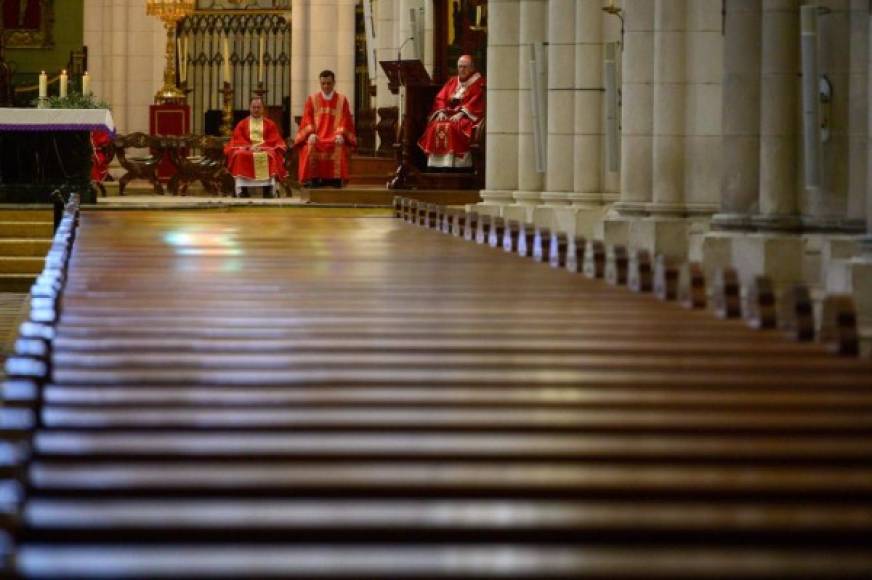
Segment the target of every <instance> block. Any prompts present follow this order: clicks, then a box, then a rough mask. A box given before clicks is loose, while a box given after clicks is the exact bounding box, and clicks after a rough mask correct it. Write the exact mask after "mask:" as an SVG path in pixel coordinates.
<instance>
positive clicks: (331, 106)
mask: <svg viewBox="0 0 872 580" xmlns="http://www.w3.org/2000/svg"><path fill="white" fill-rule="evenodd" d="M312 134H314V135H315V136H316V137H317V138H318V140H317V141H315V143H314V144H309V142H308V139H309V135H312ZM337 135H342V138H343V139H344V140H345V143H344V144H343V145H337V144H336V141H335V139H336V136H337ZM294 147H300V166H299V170H298V173H299V176H300V181H301V182H305V181H309V180H311V179H313V178H319V179H342V180H343V181H345V180H347V179H348V161H349V158H350V156H351V151H352V150H353V149H354V148H355V147H357V135H356V134H355V132H354V118H353V117H352V116H351V109H350V108H349V106H348V99H346V98H345V96H344V95H340V94H339V93H337V92H336V91H333V96H332V97H331V98H330V99H329V100H328V99H325V98H324V95H323V94H322V93H321V92H320V91H319V92H317V93H315V94H313V95H309V97H308V98H307V99H306V105H305V106H304V107H303V118H302V119H300V130H299V131H297V136H296V138H295V139H294Z"/></svg>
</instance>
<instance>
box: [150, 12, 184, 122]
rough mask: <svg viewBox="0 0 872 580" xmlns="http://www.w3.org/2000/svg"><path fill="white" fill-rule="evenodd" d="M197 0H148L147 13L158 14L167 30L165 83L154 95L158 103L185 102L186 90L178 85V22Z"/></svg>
mask: <svg viewBox="0 0 872 580" xmlns="http://www.w3.org/2000/svg"><path fill="white" fill-rule="evenodd" d="M194 4H195V0H146V4H145V13H146V14H148V15H149V16H157V17H158V18H160V19H161V20H162V21H163V23H164V28H166V31H167V46H166V67H165V69H164V84H163V86H162V87H161V88H160V90H159V91H158V92H157V93H156V94H155V95H154V102H155V103H157V104H159V105H160V104H164V103H177V104H183V103H184V102H185V100H186V97H185V92H184V91H182V90H181V89H180V88H179V87H177V86H176V53H175V50H176V24H177V23H178V21H179V20H181V19H182V18H184V17H186V16H189V15H190V14H191V13H192V12H193V11H194Z"/></svg>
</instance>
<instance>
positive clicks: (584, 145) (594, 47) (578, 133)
mask: <svg viewBox="0 0 872 580" xmlns="http://www.w3.org/2000/svg"><path fill="white" fill-rule="evenodd" d="M601 7H602V2H601V0H576V2H575V95H574V97H575V98H574V105H575V127H574V129H575V130H574V133H575V135H574V144H573V149H574V156H573V157H574V162H573V167H572V193H570V194H568V195H567V198H568V199H569V200H570V201H571V202H572V204H573V205H574V206H577V207H589V206H594V207H596V206H599V205H600V204H602V200H603V195H602V192H603V171H604V168H603V162H604V155H603V153H604V151H603V145H604V143H603V100H604V93H603V89H602V88H603V86H604V80H603V52H604V51H603V35H602V32H603V15H604V13H603V11H602V8H601Z"/></svg>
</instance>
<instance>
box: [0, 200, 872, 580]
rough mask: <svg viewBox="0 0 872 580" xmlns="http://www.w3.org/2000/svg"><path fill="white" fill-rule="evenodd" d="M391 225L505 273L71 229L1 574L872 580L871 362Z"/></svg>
mask: <svg viewBox="0 0 872 580" xmlns="http://www.w3.org/2000/svg"><path fill="white" fill-rule="evenodd" d="M396 209H397V213H398V215H399V216H400V217H405V218H406V219H407V220H408V221H415V222H416V223H420V224H423V225H430V227H431V228H435V227H438V228H440V229H442V230H443V231H450V232H453V233H455V234H457V235H458V236H459V235H460V234H462V235H463V236H465V237H467V238H469V239H472V238H473V237H476V238H477V239H479V240H482V241H484V240H485V239H489V240H495V244H494V245H497V243H498V242H503V243H505V241H506V240H508V248H509V249H510V250H512V252H494V251H493V250H492V249H491V248H489V247H485V246H484V245H483V244H470V243H465V242H464V241H463V240H461V239H459V237H455V236H447V235H446V236H437V235H434V233H433V232H432V231H431V230H430V229H429V228H421V227H412V226H411V225H410V224H409V223H406V222H404V221H402V220H395V219H390V218H386V217H385V218H379V217H367V218H341V219H337V218H334V219H324V218H318V217H306V216H305V215H303V214H297V215H295V216H294V217H287V214H283V213H282V214H280V213H269V214H267V213H262V214H255V213H250V214H233V213H228V212H183V211H173V212H166V211H164V212H123V211H118V212H87V211H86V212H82V213H81V215H79V214H78V213H77V210H76V208H75V206H69V207H68V208H67V212H66V214H65V216H64V219H63V220H62V223H61V227H60V229H59V231H58V232H59V233H58V237H57V238H56V241H55V245H54V246H53V248H52V252H53V253H52V254H50V257H49V260H48V261H47V270H46V272H45V273H44V275H43V276H41V277H40V281H38V282H37V285H36V286H35V287H34V291H33V295H34V300H33V308H32V311H31V320H29V321H28V322H27V323H25V324H24V325H23V326H22V329H21V340H19V342H18V344H17V347H16V349H17V353H16V355H15V356H13V357H11V358H10V359H9V362H8V364H7V375H9V376H8V378H7V380H6V381H5V383H4V384H3V395H4V407H3V409H2V410H0V430H2V437H3V441H2V447H0V458H2V460H0V461H2V466H0V478H2V481H0V490H2V493H0V497H2V498H3V502H2V505H3V526H2V527H3V530H4V532H5V536H6V537H5V538H4V541H3V542H2V549H3V553H4V565H5V568H4V573H5V576H4V577H11V578H34V579H35V578H40V579H45V578H54V579H61V578H63V579H65V580H68V579H75V578H239V579H241V578H313V579H314V578H320V579H325V578H355V579H357V578H403V579H412V578H430V579H436V578H453V579H461V578H463V579H468V578H470V579H483V578H524V579H530V580H532V579H545V578H784V577H820V578H866V577H869V575H870V573H872V553H870V551H869V549H868V547H869V541H868V538H869V537H870V533H872V440H870V437H869V435H870V432H872V390H870V387H872V372H870V371H872V365H870V363H869V361H863V360H859V359H857V358H849V357H838V356H833V355H832V354H831V353H829V352H828V351H827V349H826V348H825V347H824V346H822V345H821V344H819V343H817V342H808V341H796V340H789V339H787V338H785V336H784V335H783V333H781V332H780V331H775V330H760V331H758V330H755V329H752V328H749V326H748V325H747V324H746V323H744V322H743V321H741V320H738V319H728V320H719V319H717V318H716V317H712V316H710V315H709V314H708V313H707V312H706V311H705V310H703V309H702V308H700V306H702V304H701V301H703V300H705V299H706V293H705V291H704V284H703V282H704V281H703V279H702V276H701V275H700V272H699V269H698V268H694V267H684V266H681V267H678V266H676V267H675V272H672V270H671V268H666V267H665V265H663V264H662V263H661V262H662V260H661V261H658V260H656V259H655V260H654V261H653V262H654V263H653V264H652V263H650V261H646V260H644V259H641V260H640V256H639V255H638V254H636V255H635V256H627V257H626V262H627V263H626V266H623V265H621V264H619V262H620V263H623V261H624V258H623V255H622V252H621V251H615V250H614V249H612V250H609V249H604V248H602V247H598V246H597V244H595V243H594V242H587V241H586V242H585V243H583V244H582V243H580V241H579V240H572V239H566V238H565V236H564V237H562V238H561V236H560V235H559V234H558V235H552V234H550V233H546V232H544V231H542V230H539V231H538V232H537V231H536V230H535V229H531V228H529V227H528V226H526V225H520V224H519V225H518V226H517V227H515V226H514V225H513V224H505V223H501V222H499V221H497V220H490V219H488V218H485V217H484V216H478V215H476V214H472V213H465V212H463V213H459V212H446V211H445V209H444V208H438V207H433V206H422V205H421V204H417V203H415V204H413V203H411V202H409V201H403V200H398V202H397V205H396ZM486 223H487V225H485V224H486ZM506 232H508V236H507V233H506ZM545 240H548V243H547V244H546V243H544V242H545ZM513 253H514V254H518V253H520V254H521V255H527V256H531V255H532V256H533V257H534V258H536V260H538V261H540V262H547V263H553V264H556V265H558V266H559V265H563V268H545V267H543V266H542V264H537V263H536V262H535V261H534V260H527V261H524V260H518V259H517V256H516V255H513ZM642 258H644V257H642ZM630 262H634V265H631V264H630ZM640 262H641V264H640ZM609 264H613V265H612V266H610V265H609ZM645 264H647V266H645ZM624 268H625V270H624ZM567 269H570V270H573V271H585V272H592V273H593V276H591V277H588V276H578V275H572V274H570V273H567V272H566V270H567ZM608 272H611V273H608ZM622 272H624V273H623V274H622ZM598 277H600V278H608V279H609V280H612V281H613V284H608V283H604V282H603V281H602V280H598V279H596V278H598ZM623 280H625V282H624V281H623ZM728 282H729V280H728V277H725V280H724V281H723V282H722V285H723V286H729V284H728ZM618 284H622V285H623V284H629V285H630V286H631V287H636V288H637V289H639V290H640V291H639V292H631V291H627V290H622V289H619V288H616V286H617V285H618ZM648 289H652V290H653V289H657V292H658V293H659V294H660V295H661V296H663V297H665V298H670V300H662V301H661V300H655V299H652V298H651V296H650V293H648V292H647V290H648ZM758 292H759V293H765V292H762V291H758ZM723 293H724V295H725V296H727V295H728V294H729V293H728V292H727V291H726V290H724V292H723ZM673 296H677V297H679V298H680V299H681V302H682V303H684V304H686V305H689V306H694V307H695V308H682V306H681V305H680V304H679V302H678V300H671V297H673ZM725 300H726V298H725ZM756 303H757V304H758V305H759V306H760V307H761V308H762V307H764V306H766V304H767V301H766V299H764V298H758V299H756ZM794 310H795V311H799V310H801V308H799V307H798V306H797V307H795V308H794ZM725 316H728V315H725ZM762 318H765V316H764V315H761V319H762ZM759 326H763V327H765V326H767V324H763V323H761V324H760V325H759ZM837 342H838V341H837ZM839 344H841V342H839Z"/></svg>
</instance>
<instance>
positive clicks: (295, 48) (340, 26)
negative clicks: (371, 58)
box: [291, 0, 355, 115]
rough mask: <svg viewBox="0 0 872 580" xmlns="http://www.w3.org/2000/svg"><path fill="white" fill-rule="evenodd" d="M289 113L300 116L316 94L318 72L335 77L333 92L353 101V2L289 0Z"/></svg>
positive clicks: (348, 0) (338, 0)
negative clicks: (326, 72)
mask: <svg viewBox="0 0 872 580" xmlns="http://www.w3.org/2000/svg"><path fill="white" fill-rule="evenodd" d="M292 8H293V18H292V19H291V112H292V115H300V114H302V112H303V105H304V103H305V101H306V97H307V96H308V95H310V94H312V93H313V92H315V91H317V90H318V89H319V87H320V85H319V83H318V73H320V72H321V71H322V70H324V69H330V70H332V71H333V72H334V73H335V74H336V90H337V91H339V92H340V93H342V94H344V95H345V96H346V97H348V98H349V99H352V100H353V99H354V85H355V78H354V27H355V23H354V8H355V1H354V0H318V1H308V0H293V3H292Z"/></svg>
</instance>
